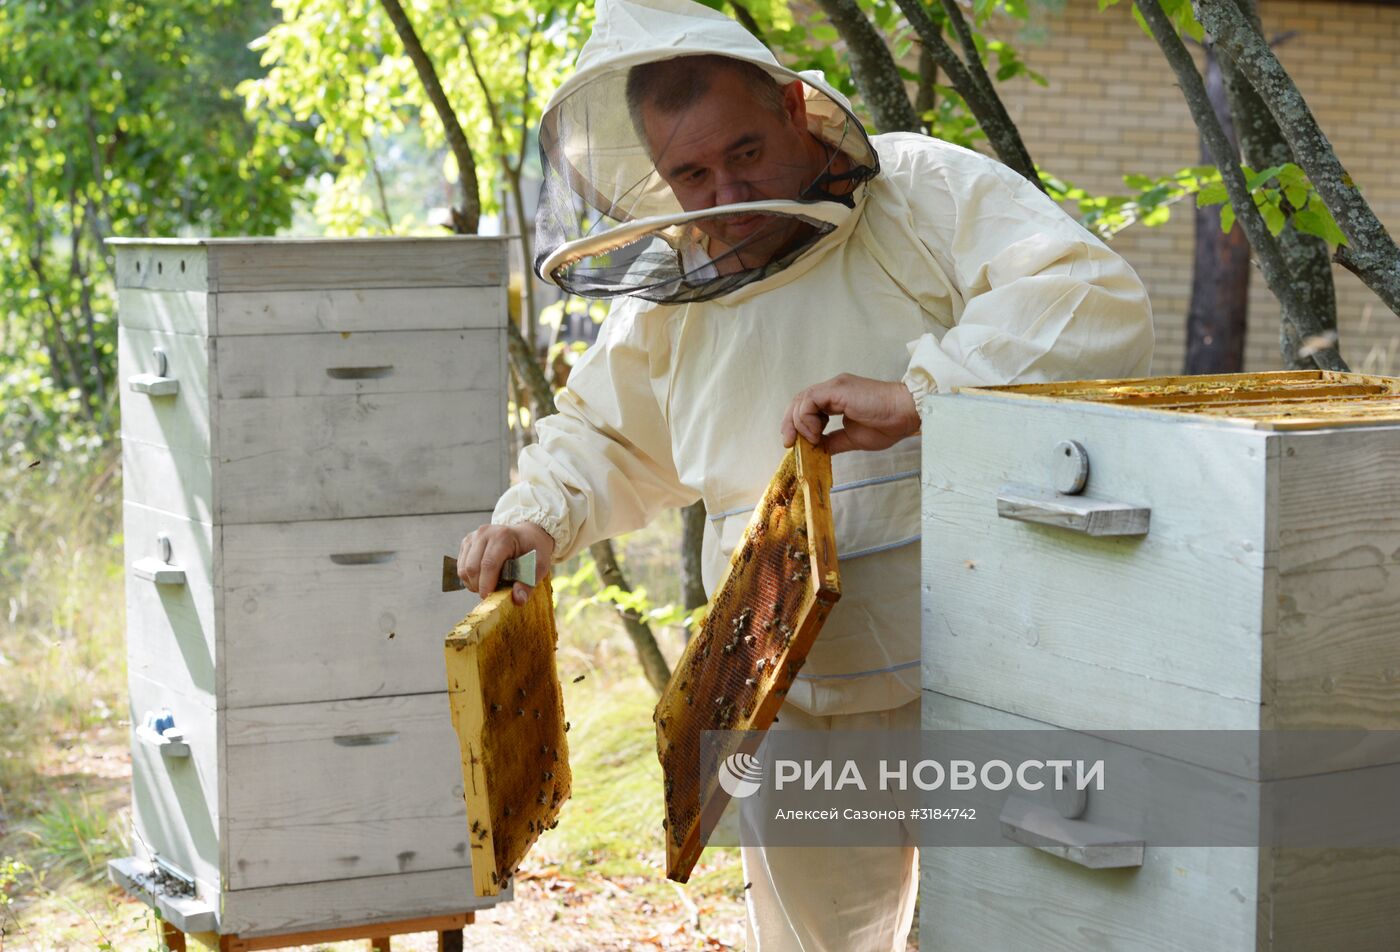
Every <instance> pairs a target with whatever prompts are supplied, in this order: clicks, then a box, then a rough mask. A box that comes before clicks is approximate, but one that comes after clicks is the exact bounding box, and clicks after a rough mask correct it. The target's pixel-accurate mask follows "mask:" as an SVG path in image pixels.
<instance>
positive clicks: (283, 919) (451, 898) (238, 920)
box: [219, 868, 497, 938]
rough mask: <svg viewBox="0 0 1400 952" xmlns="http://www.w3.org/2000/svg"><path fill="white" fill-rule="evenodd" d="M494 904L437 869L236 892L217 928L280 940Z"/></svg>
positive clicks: (456, 873) (458, 876) (460, 875)
mask: <svg viewBox="0 0 1400 952" xmlns="http://www.w3.org/2000/svg"><path fill="white" fill-rule="evenodd" d="M496 901H497V900H496V899H494V898H490V899H482V898H478V897H476V896H473V895H472V892H471V872H470V871H469V870H467V869H465V868H462V869H448V870H435V871H433V872H423V873H401V874H396V875H393V876H366V877H364V878H363V879H347V880H341V881H335V882H325V883H308V884H304V885H297V886H265V887H261V888H258V889H239V890H234V891H231V892H228V893H226V894H225V896H224V908H223V915H222V917H221V919H220V923H219V925H220V928H222V929H223V930H224V931H225V932H230V933H235V934H237V935H238V936H239V937H241V938H251V937H255V936H279V935H283V934H287V933H295V932H308V931H312V930H322V929H335V928H358V927H363V926H364V925H367V924H371V923H390V922H395V921H402V920H405V919H410V918H420V917H428V916H440V915H454V914H458V913H461V912H462V911H464V910H474V909H484V908H489V907H490V906H493V905H495V903H496Z"/></svg>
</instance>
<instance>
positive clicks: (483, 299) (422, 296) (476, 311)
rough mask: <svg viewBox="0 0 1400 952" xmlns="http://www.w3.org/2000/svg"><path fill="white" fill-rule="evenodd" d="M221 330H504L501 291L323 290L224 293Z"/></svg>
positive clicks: (223, 333)
mask: <svg viewBox="0 0 1400 952" xmlns="http://www.w3.org/2000/svg"><path fill="white" fill-rule="evenodd" d="M218 308H219V333H220V335H221V336H224V337H228V336H234V335H243V334H303V333H313V332H320V331H327V332H334V333H352V332H361V331H380V330H384V329H386V328H389V327H392V328H394V329H395V330H404V331H412V330H459V329H463V328H480V329H486V328H502V327H503V325H504V323H505V320H506V296H505V289H504V288H503V287H500V286H497V285H482V286H480V287H465V288H457V287H444V288H412V289H405V288H397V287H394V288H324V289H321V290H315V291H224V292H221V293H220V294H219V296H218Z"/></svg>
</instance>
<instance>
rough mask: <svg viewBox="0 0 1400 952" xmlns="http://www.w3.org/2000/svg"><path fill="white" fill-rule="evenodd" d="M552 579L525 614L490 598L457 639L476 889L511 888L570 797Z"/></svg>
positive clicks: (453, 686)
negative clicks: (523, 861)
mask: <svg viewBox="0 0 1400 952" xmlns="http://www.w3.org/2000/svg"><path fill="white" fill-rule="evenodd" d="M557 645H558V634H557V632H556V631H555V627H554V594H553V592H552V591H551V588H550V584H549V579H548V578H546V579H544V580H543V581H541V582H540V583H539V584H538V585H536V586H534V587H533V588H532V589H531V590H530V599H529V601H528V602H526V603H525V604H524V605H523V606H516V605H515V604H514V603H513V602H512V601H511V590H510V589H509V588H505V589H502V590H500V591H498V592H493V593H492V594H491V595H488V596H487V597H486V598H485V599H483V600H482V602H481V604H480V605H478V606H477V607H476V609H475V610H474V611H472V613H471V614H470V615H468V616H467V617H466V618H465V619H463V620H462V622H461V623H460V624H458V625H457V627H456V628H454V629H453V630H452V633H451V634H450V635H448V637H447V644H446V647H445V651H446V655H447V686H448V700H449V701H450V703H451V706H452V726H453V728H454V729H455V730H456V731H457V740H458V744H459V746H460V747H461V751H462V785H463V787H464V789H465V791H466V801H467V819H468V821H470V833H469V835H470V843H471V863H472V887H473V890H474V891H475V893H476V894H477V895H478V896H494V895H497V894H498V893H500V892H501V890H503V889H505V888H506V887H507V886H508V885H510V882H511V879H512V877H514V875H515V871H516V869H517V868H519V866H520V861H521V860H522V859H523V858H524V857H525V854H526V853H527V852H528V851H529V849H530V847H531V846H533V845H534V842H535V840H537V839H538V838H539V836H540V834H541V833H543V832H544V831H545V830H548V829H551V828H553V827H554V826H555V824H556V823H557V822H558V816H559V810H560V807H561V806H562V805H563V803H564V801H565V800H567V799H568V798H569V793H570V789H571V783H572V778H571V775H570V773H569V745H568V742H567V739H566V738H565V733H566V732H567V730H568V725H567V724H566V723H565V721H564V703H563V694H562V692H561V691H560V688H559V672H558V669H557V667H556V665H555V648H556V646H557Z"/></svg>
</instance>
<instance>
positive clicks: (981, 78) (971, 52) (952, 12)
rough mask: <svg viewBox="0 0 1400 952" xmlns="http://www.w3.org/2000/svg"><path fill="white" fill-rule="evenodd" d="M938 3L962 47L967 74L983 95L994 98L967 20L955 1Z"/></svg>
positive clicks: (941, 0)
mask: <svg viewBox="0 0 1400 952" xmlns="http://www.w3.org/2000/svg"><path fill="white" fill-rule="evenodd" d="M940 3H941V4H942V6H943V13H944V15H945V16H946V17H947V18H948V23H949V25H950V26H952V28H953V35H954V36H956V37H957V38H958V44H959V45H960V46H962V52H963V60H964V61H965V63H966V64H967V71H968V73H969V74H971V76H972V79H973V81H975V82H976V83H977V85H978V86H980V87H981V89H982V92H983V94H984V95H987V96H996V88H995V87H994V86H993V85H992V79H991V77H990V76H988V75H987V69H986V67H985V66H984V65H983V63H982V54H981V53H979V52H978V51H977V41H976V40H975V39H974V38H973V36H972V29H971V28H970V27H968V25H967V20H965V19H964V18H963V15H962V10H961V9H960V8H959V7H958V3H957V0H940ZM998 98H999V97H998Z"/></svg>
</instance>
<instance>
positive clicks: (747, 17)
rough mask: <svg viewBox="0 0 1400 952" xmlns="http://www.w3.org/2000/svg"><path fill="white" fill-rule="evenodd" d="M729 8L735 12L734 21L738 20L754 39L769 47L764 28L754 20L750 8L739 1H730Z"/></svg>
mask: <svg viewBox="0 0 1400 952" xmlns="http://www.w3.org/2000/svg"><path fill="white" fill-rule="evenodd" d="M729 7H730V9H731V10H733V11H734V19H736V20H738V21H739V23H740V25H742V26H743V28H744V29H746V30H748V31H749V32H750V33H752V34H753V35H754V38H755V39H756V40H758V42H760V43H762V44H763V45H764V46H767V45H768V39H767V38H766V37H765V36H764V35H763V27H761V26H759V25H758V21H757V20H755V19H754V18H753V14H752V13H750V12H749V8H748V7H746V6H744V4H742V3H739V2H738V0H729Z"/></svg>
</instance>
